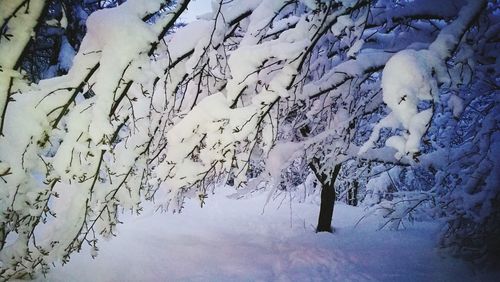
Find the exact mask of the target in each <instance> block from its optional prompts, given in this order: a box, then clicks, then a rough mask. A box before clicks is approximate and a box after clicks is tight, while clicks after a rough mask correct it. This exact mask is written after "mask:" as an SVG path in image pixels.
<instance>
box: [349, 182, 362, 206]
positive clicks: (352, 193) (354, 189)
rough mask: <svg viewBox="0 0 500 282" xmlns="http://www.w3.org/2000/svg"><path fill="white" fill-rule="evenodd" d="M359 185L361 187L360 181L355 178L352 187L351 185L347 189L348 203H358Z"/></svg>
mask: <svg viewBox="0 0 500 282" xmlns="http://www.w3.org/2000/svg"><path fill="white" fill-rule="evenodd" d="M358 187H359V182H358V181H357V180H353V181H352V185H351V187H349V190H348V191H347V204H348V205H351V206H354V207H355V206H357V205H358Z"/></svg>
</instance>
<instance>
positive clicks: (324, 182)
mask: <svg viewBox="0 0 500 282" xmlns="http://www.w3.org/2000/svg"><path fill="white" fill-rule="evenodd" d="M309 167H311V169H312V170H313V172H314V174H315V175H316V178H317V179H318V181H319V182H320V184H321V206H320V210H319V217H318V225H317V227H316V232H333V230H332V217H333V208H334V205H335V197H336V195H335V187H334V185H335V180H336V179H337V176H338V174H339V172H340V168H341V164H337V165H335V168H334V169H333V172H332V175H331V178H330V179H328V175H327V174H325V173H324V172H322V171H321V169H320V163H319V160H318V159H317V158H314V159H313V160H312V161H311V163H310V164H309Z"/></svg>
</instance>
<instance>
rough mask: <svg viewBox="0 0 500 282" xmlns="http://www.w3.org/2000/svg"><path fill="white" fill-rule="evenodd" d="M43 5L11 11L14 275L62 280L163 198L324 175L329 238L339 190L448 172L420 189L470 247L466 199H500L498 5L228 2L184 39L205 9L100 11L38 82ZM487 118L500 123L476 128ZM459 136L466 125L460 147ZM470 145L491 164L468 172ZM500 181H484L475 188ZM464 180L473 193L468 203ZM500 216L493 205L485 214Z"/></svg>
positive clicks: (6, 226)
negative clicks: (123, 222)
mask: <svg viewBox="0 0 500 282" xmlns="http://www.w3.org/2000/svg"><path fill="white" fill-rule="evenodd" d="M44 2H45V1H42V0H38V1H35V0H32V1H27V0H25V1H2V2H0V3H1V5H2V10H1V11H0V13H1V14H0V16H1V17H0V20H2V21H3V22H0V24H2V29H1V31H2V36H3V37H2V40H1V41H0V55H1V57H0V66H1V69H0V93H1V94H0V95H1V96H0V98H1V101H2V102H0V110H1V111H2V112H3V114H2V117H1V123H2V124H3V126H2V127H1V133H2V136H1V137H0V152H1V154H0V177H1V178H0V180H1V181H0V186H1V188H2V189H1V190H0V259H1V265H0V268H1V270H0V275H1V277H2V278H10V277H21V276H23V275H30V274H32V273H34V272H36V271H39V270H42V271H46V270H47V269H48V265H49V264H50V263H52V262H54V261H63V262H65V261H67V260H68V259H69V257H70V255H71V254H72V253H73V252H74V251H79V250H80V249H81V248H82V245H83V244H88V245H90V246H91V247H92V250H93V255H95V252H97V240H98V238H99V236H104V237H106V236H110V235H114V233H115V228H116V225H117V224H118V223H119V219H118V216H119V210H120V209H131V210H133V211H137V212H139V211H140V210H141V201H143V200H153V199H154V200H155V201H156V202H157V203H159V205H160V206H161V207H163V208H168V209H170V210H172V211H180V209H181V208H182V206H183V202H184V200H185V198H186V197H196V198H198V199H199V200H200V201H201V203H202V204H203V202H204V201H205V200H206V198H207V197H208V194H209V193H208V191H209V190H212V189H213V188H214V187H215V186H216V185H217V184H220V183H231V184H232V185H233V186H234V187H235V188H236V189H237V190H239V191H240V192H239V193H243V192H242V191H251V190H252V189H257V188H258V187H261V186H260V184H261V183H263V182H265V183H268V186H270V187H273V189H275V191H280V190H283V189H290V188H291V187H295V186H297V185H300V184H306V183H310V182H311V178H312V175H315V176H316V178H317V180H318V181H319V182H320V184H321V186H322V199H323V203H322V214H326V216H320V223H319V225H318V231H329V230H330V228H331V227H330V222H331V214H332V211H333V203H334V199H335V193H334V191H335V190H334V184H335V183H336V180H337V178H339V177H341V178H343V179H344V180H345V179H349V178H352V179H360V183H358V182H356V183H357V184H354V183H353V184H352V185H354V186H355V187H356V190H358V188H359V189H360V190H362V189H365V187H370V185H371V186H373V185H383V184H382V183H381V182H383V180H380V181H379V182H378V184H377V182H376V180H374V179H376V178H377V177H379V176H380V174H377V173H369V174H366V173H365V171H364V170H363V169H360V168H362V167H364V166H377V165H379V166H393V167H394V166H396V167H399V166H404V167H405V168H403V169H402V170H405V171H406V170H408V171H410V170H411V169H412V168H414V169H415V170H417V169H419V167H418V166H421V167H420V169H422V170H427V171H428V170H431V171H434V172H435V171H436V170H437V169H439V171H440V173H439V174H438V173H435V174H436V175H435V179H432V181H431V182H430V183H431V184H424V183H420V182H419V184H418V185H417V186H418V187H414V188H413V189H411V190H416V191H430V190H432V193H426V195H430V196H428V197H439V198H438V202H439V203H438V204H436V205H435V207H437V210H438V212H437V213H436V215H437V216H443V215H445V216H448V218H449V219H450V220H449V223H450V225H449V226H455V227H454V229H450V230H453V231H452V232H451V233H452V234H456V235H459V234H460V235H459V236H462V235H461V234H464V233H463V232H462V231H467V229H466V228H465V227H462V226H458V227H456V226H457V224H458V223H459V222H467V223H469V222H471V220H472V221H473V222H475V223H480V222H481V221H480V220H476V219H477V218H476V217H474V215H475V214H474V212H476V211H475V209H477V205H476V206H474V205H471V206H467V205H464V204H463V203H470V202H471V201H470V200H471V199H473V198H474V195H481V197H483V196H484V197H486V198H484V197H483V198H481V199H487V200H493V201H497V200H498V192H497V190H498V186H499V185H496V186H495V183H498V177H497V176H496V174H495V173H494V171H495V169H494V168H492V167H491V166H490V163H488V162H484V159H485V158H486V159H488V160H490V161H491V158H492V156H494V154H495V152H494V148H496V147H497V146H496V145H495V144H497V143H498V141H497V140H498V137H497V135H498V134H497V133H498V130H497V129H498V120H497V118H498V100H497V99H496V95H494V94H495V93H496V92H497V91H498V81H497V80H495V79H492V78H493V77H496V76H498V75H497V74H498V68H497V67H496V66H495V65H494V64H495V62H496V60H497V57H498V56H497V54H496V53H495V51H492V50H494V49H491V48H492V46H491V45H495V44H497V43H496V42H497V41H495V40H496V39H497V38H496V37H495V36H497V34H498V33H497V32H495V31H497V30H498V24H496V25H495V24H494V23H496V22H498V21H495V19H496V17H497V16H496V15H497V14H498V13H497V12H498V11H497V10H495V9H497V8H495V6H494V5H493V3H490V4H489V5H488V4H487V3H486V1H480V0H477V1H476V0H469V1H466V0H464V1H454V0H443V1H430V0H418V1H391V0H379V1H367V0H339V1H310V0H296V1H294V0H289V1H284V0H283V1H281V0H276V1H261V0H252V1H248V0H232V1H225V0H220V1H213V5H212V12H210V13H207V14H205V15H202V16H200V17H199V19H198V20H197V21H194V22H192V23H189V24H187V25H186V26H183V27H179V28H178V27H177V26H176V25H175V23H176V21H177V20H178V19H179V17H180V16H181V14H182V13H184V12H185V11H186V8H187V7H188V3H189V1H188V0H185V1H177V3H176V4H175V5H173V6H172V7H168V8H167V5H168V4H170V1H161V0H154V1H153V0H149V1H148V0H129V1H127V2H125V3H123V4H121V5H119V6H117V7H114V8H110V9H105V10H98V11H95V12H93V13H92V14H90V16H89V17H88V19H87V22H86V34H85V37H84V38H83V40H82V41H81V44H80V46H79V50H78V53H77V54H76V55H75V56H74V58H73V60H72V66H71V68H70V69H69V70H68V73H67V74H65V75H60V76H58V77H54V78H51V79H45V80H41V81H40V82H38V83H36V84H30V83H29V81H27V79H26V78H25V77H24V76H23V74H22V72H19V67H20V65H19V62H20V61H21V60H24V61H26V60H27V59H26V58H25V56H27V54H23V52H22V50H24V49H25V47H26V46H28V42H29V40H30V36H31V34H32V33H33V30H34V29H35V28H36V25H37V22H39V21H40V19H43V18H44V17H46V15H44V14H43V12H42V11H43V7H44V5H46V3H44ZM98 2H99V1H98ZM119 2H121V1H119ZM4 7H5V9H4ZM21 11H22V13H21ZM64 11H66V15H67V14H68V13H67V11H68V10H67V9H65V10H64ZM5 15H7V16H5ZM8 15H15V16H11V17H9V16H8ZM58 20H59V22H61V20H62V18H61V19H58ZM4 38H5V39H4ZM12 50H14V51H12ZM6 54H8V56H6ZM61 54H63V53H61ZM66 55H67V54H66ZM62 57H64V56H61V55H59V56H58V60H57V64H51V65H60V64H61V63H62V60H63V58H62ZM54 74H55V73H54ZM472 77H473V78H474V79H471V78H472ZM469 85H474V87H470V88H469ZM485 88H487V89H489V90H488V91H489V92H488V93H489V94H488V95H483V96H481V97H482V98H479V100H477V99H476V98H475V97H476V96H478V95H479V94H478V92H482V91H483V90H484V89H485ZM466 95H469V96H468V97H469V98H467V99H468V100H469V101H470V104H469V105H470V106H469V107H467V106H465V104H464V103H463V102H464V99H465V98H466V97H465V96H466ZM443 103H445V104H443ZM476 104H481V109H484V110H485V111H486V110H487V111H486V113H485V115H484V117H477V116H474V115H473V114H472V110H471V109H472V107H473V108H474V109H476V108H477V107H478V106H476ZM484 104H487V105H492V106H484ZM483 107H484V108H483ZM481 109H479V111H481ZM461 112H462V113H469V115H468V116H467V117H464V120H463V121H462V122H460V121H458V122H453V120H454V119H453V116H455V117H458V116H459V115H460V113H461ZM450 113H452V114H450ZM478 122H479V123H481V125H482V126H481V127H476V126H474V125H476V124H477V123H478ZM453 124H456V125H453ZM453 126H460V127H461V128H463V130H462V131H461V132H462V134H459V135H458V137H457V138H459V139H460V141H459V142H458V141H455V139H454V138H453V137H451V136H453V134H452V133H453V132H450V130H451V129H450V128H451V127H453ZM478 128H480V129H478ZM471 136H472V137H471ZM479 136H481V137H479ZM485 136H487V137H488V138H489V140H491V141H490V142H488V143H487V144H485V143H484V141H482V140H486V139H485ZM431 138H434V140H433V141H432V142H427V139H431ZM471 138H472V139H471ZM474 138H475V139H474ZM476 147H477V149H476ZM465 148H469V149H470V151H471V152H472V153H471V154H473V155H474V156H475V161H474V165H475V166H476V164H477V165H478V167H474V168H473V169H469V170H468V169H465V168H464V167H466V166H467V165H468V163H467V162H461V161H460V158H461V156H460V154H459V153H458V152H459V150H462V149H465ZM436 156H439V159H440V160H441V161H439V164H440V165H439V166H437V165H433V162H432V161H433V160H434V161H435V160H437V157H436ZM448 156H449V157H450V158H452V159H453V160H456V161H448V160H449V159H447V157H448ZM435 162H437V161H435ZM483 162H484V163H483ZM455 163H461V164H460V165H455ZM496 164H497V163H496ZM481 167H483V169H482V170H481ZM488 169H490V170H488ZM441 172H442V173H441ZM405 173H406V172H405ZM462 173H463V175H461V177H463V179H464V180H462V181H457V182H454V183H451V182H450V181H451V180H450V179H453V180H456V179H457V178H456V177H455V175H460V174H462ZM486 173H487V174H488V175H489V176H490V178H488V180H487V181H486V182H484V183H483V182H481V181H479V182H478V181H476V182H473V181H469V180H470V178H468V177H467V176H468V175H474V179H477V177H478V176H481V175H486ZM433 174H434V173H433ZM399 175H402V174H399ZM408 175H409V173H408ZM476 175H477V176H476ZM414 179H415V178H412V177H408V178H407V179H401V181H400V183H402V184H404V185H407V184H409V183H412V181H413V180H414ZM465 179H467V183H470V184H467V185H469V186H467V187H470V188H465V189H469V193H468V194H464V193H458V194H457V192H456V191H457V189H462V187H465V186H464V184H465V182H466V181H465ZM361 180H362V181H364V182H362V181H361ZM370 181H372V182H370ZM495 181H497V182H495ZM337 183H340V182H339V181H337ZM370 183H371V184H370ZM440 183H441V184H440ZM483 184H484V185H483ZM429 185H434V187H429ZM354 186H353V187H354ZM358 186H359V187H358ZM441 186H445V188H442V187H441ZM340 190H342V189H340ZM408 190H410V189H408ZM485 191H492V192H491V193H490V192H485ZM349 193H351V194H352V193H354V194H356V192H352V191H351V192H349ZM323 194H324V196H323ZM456 195H460V197H462V198H463V199H465V200H460V199H458V200H457V196H456ZM470 196H471V197H470ZM354 197H356V198H357V195H355V196H354ZM476 198H479V196H477V197H476ZM446 199H450V201H451V202H452V203H453V204H451V205H448V204H446V203H448V201H447V200H446ZM495 199H496V200H495ZM377 201H378V202H379V203H380V201H379V200H377ZM478 201H479V200H477V201H476V202H475V203H478ZM323 205H324V207H323ZM463 209H465V210H466V211H467V212H470V213H466V214H467V216H465V217H464V216H463V215H464V214H463V213H462V212H461V211H462V210H463ZM394 210H396V209H394ZM404 211H408V209H404V210H403V212H402V213H399V218H402V216H405V215H407V214H408V213H405V212H404ZM495 212H496V213H498V208H495V204H494V203H493V202H491V203H490V204H486V206H485V208H484V211H482V212H481V213H480V214H481V215H484V216H483V217H481V218H483V219H484V220H489V221H490V222H491V221H492V220H493V221H494V218H495V216H496V215H495V214H496V213H495ZM449 216H452V217H449ZM395 218H396V217H395ZM453 224H455V225H453ZM467 226H470V225H467ZM492 226H495V228H496V225H495V224H494V223H492ZM477 230H478V229H477V228H476V229H473V231H472V232H475V231H477ZM496 230H497V229H496ZM488 232H489V231H488ZM494 232H496V231H494ZM451 233H450V232H448V233H445V235H446V236H448V235H449V234H451ZM488 234H490V233H488ZM493 234H494V233H493ZM466 235H467V234H466ZM462 237H463V236H462ZM462 237H460V238H462ZM443 238H447V239H446V240H445V241H446V242H448V243H447V244H448V245H450V244H454V243H457V244H459V245H460V246H464V243H461V242H459V241H457V240H452V241H450V240H449V238H450V237H449V236H448V237H443ZM449 242H454V243H449Z"/></svg>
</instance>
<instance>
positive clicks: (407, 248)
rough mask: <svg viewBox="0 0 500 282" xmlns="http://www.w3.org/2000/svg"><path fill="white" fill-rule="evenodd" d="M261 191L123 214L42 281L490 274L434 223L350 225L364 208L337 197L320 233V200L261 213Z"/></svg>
mask: <svg viewBox="0 0 500 282" xmlns="http://www.w3.org/2000/svg"><path fill="white" fill-rule="evenodd" d="M226 195H227V193H226ZM266 197H267V195H266V194H262V195H258V196H256V197H254V198H251V199H241V200H232V199H228V198H227V197H226V196H225V195H224V191H222V190H221V189H219V191H218V193H217V195H210V197H209V199H208V201H207V204H206V205H205V206H204V207H203V208H202V209H200V207H199V203H197V202H196V201H192V202H189V203H187V204H186V208H185V209H184V210H183V213H182V214H180V215H179V214H175V215H172V214H159V213H154V212H152V211H149V212H144V213H143V214H142V215H141V216H139V217H135V216H134V217H131V216H127V217H126V218H125V220H124V221H125V224H123V225H121V226H120V227H119V229H118V230H119V234H118V236H117V237H115V238H113V239H112V240H108V241H102V240H101V241H100V245H99V248H100V252H99V255H98V256H97V257H96V258H95V259H91V257H90V250H88V249H87V250H83V251H82V252H81V253H78V254H75V255H73V256H72V258H71V261H70V262H69V263H68V264H66V265H65V266H64V267H61V266H57V267H56V268H55V269H53V270H52V271H51V272H50V273H49V274H48V275H47V277H45V278H44V277H40V278H39V279H38V280H39V281H405V280H407V281H495V274H491V273H490V274H484V273H480V274H474V272H473V270H472V269H471V268H470V267H468V266H466V265H465V264H464V263H462V262H461V261H458V260H455V259H452V258H445V257H444V256H441V255H439V252H438V251H437V250H436V249H435V247H434V242H435V239H436V236H437V234H436V233H437V229H438V226H437V224H434V223H417V224H415V225H413V226H409V227H408V229H406V230H404V231H375V230H376V229H377V228H376V227H377V223H376V221H375V220H374V219H373V218H372V219H370V218H369V219H367V220H365V221H363V223H362V224H360V225H358V227H356V228H354V225H355V223H356V222H357V221H358V219H359V218H360V217H361V216H362V215H363V210H362V209H361V208H353V207H349V206H346V205H343V204H341V203H337V205H336V207H335V212H334V222H333V226H334V228H335V233H334V234H323V233H320V234H316V233H315V232H314V225H315V223H316V216H317V212H318V206H317V205H316V204H311V203H308V204H299V203H292V205H291V206H292V209H290V203H289V202H288V201H287V200H285V201H283V202H282V206H281V208H280V209H277V206H278V204H279V203H280V201H274V202H272V203H270V204H269V205H268V206H267V207H266V209H265V212H264V213H262V210H263V203H264V202H265V200H266ZM497 274H500V273H497ZM499 277H500V275H497V276H496V278H499ZM497 281H500V280H497Z"/></svg>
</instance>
